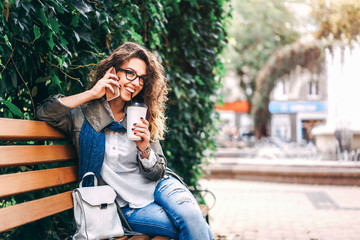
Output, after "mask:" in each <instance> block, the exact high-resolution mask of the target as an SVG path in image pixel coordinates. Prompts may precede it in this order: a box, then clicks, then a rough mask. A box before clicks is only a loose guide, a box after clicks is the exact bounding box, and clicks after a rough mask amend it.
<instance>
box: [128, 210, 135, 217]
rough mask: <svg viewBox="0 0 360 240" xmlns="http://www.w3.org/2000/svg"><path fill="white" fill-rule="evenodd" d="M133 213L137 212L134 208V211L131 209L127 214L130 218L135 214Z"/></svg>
mask: <svg viewBox="0 0 360 240" xmlns="http://www.w3.org/2000/svg"><path fill="white" fill-rule="evenodd" d="M133 212H135V208H133V209H131V210H130V211H128V212H127V213H126V216H128V217H130V216H131V214H133Z"/></svg>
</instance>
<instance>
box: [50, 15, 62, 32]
mask: <svg viewBox="0 0 360 240" xmlns="http://www.w3.org/2000/svg"><path fill="white" fill-rule="evenodd" d="M49 24H50V27H51V29H52V30H53V31H54V32H55V33H59V27H60V26H59V23H58V21H57V20H56V19H55V18H51V19H50V20H49Z"/></svg>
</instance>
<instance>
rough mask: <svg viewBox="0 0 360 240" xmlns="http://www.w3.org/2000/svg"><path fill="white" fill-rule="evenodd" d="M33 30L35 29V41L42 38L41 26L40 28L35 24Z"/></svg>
mask: <svg viewBox="0 0 360 240" xmlns="http://www.w3.org/2000/svg"><path fill="white" fill-rule="evenodd" d="M33 31H34V35H35V37H34V40H33V41H34V42H35V41H36V40H38V39H39V38H40V36H41V33H40V28H39V27H38V26H36V25H34V26H33Z"/></svg>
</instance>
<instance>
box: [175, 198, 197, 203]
mask: <svg viewBox="0 0 360 240" xmlns="http://www.w3.org/2000/svg"><path fill="white" fill-rule="evenodd" d="M185 202H191V203H193V201H192V199H191V198H188V197H184V198H182V199H180V200H178V201H177V203H178V204H183V203H185Z"/></svg>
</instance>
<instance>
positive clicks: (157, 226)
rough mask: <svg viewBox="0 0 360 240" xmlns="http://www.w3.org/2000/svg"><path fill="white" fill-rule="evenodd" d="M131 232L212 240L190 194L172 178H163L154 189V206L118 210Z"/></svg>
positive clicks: (152, 204)
mask: <svg viewBox="0 0 360 240" xmlns="http://www.w3.org/2000/svg"><path fill="white" fill-rule="evenodd" d="M121 209H122V212H123V213H124V216H125V218H126V220H127V221H128V223H129V225H130V227H131V228H132V230H133V231H136V232H141V233H144V234H147V235H150V236H156V235H163V236H169V237H170V238H173V239H180V240H192V239H194V240H195V239H196V240H208V239H214V237H213V234H212V232H211V230H210V228H209V225H208V224H207V223H206V221H205V219H204V217H203V215H202V212H201V210H200V208H199V206H198V204H197V202H196V199H195V198H194V196H193V195H192V194H191V192H190V191H189V190H188V189H187V188H186V187H185V186H184V185H183V184H181V182H180V181H179V180H178V179H176V178H174V177H169V178H164V179H163V180H161V181H160V182H159V184H158V185H157V187H156V189H155V202H152V203H150V204H148V205H147V206H145V207H143V208H137V209H134V208H129V207H123V208H121Z"/></svg>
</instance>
